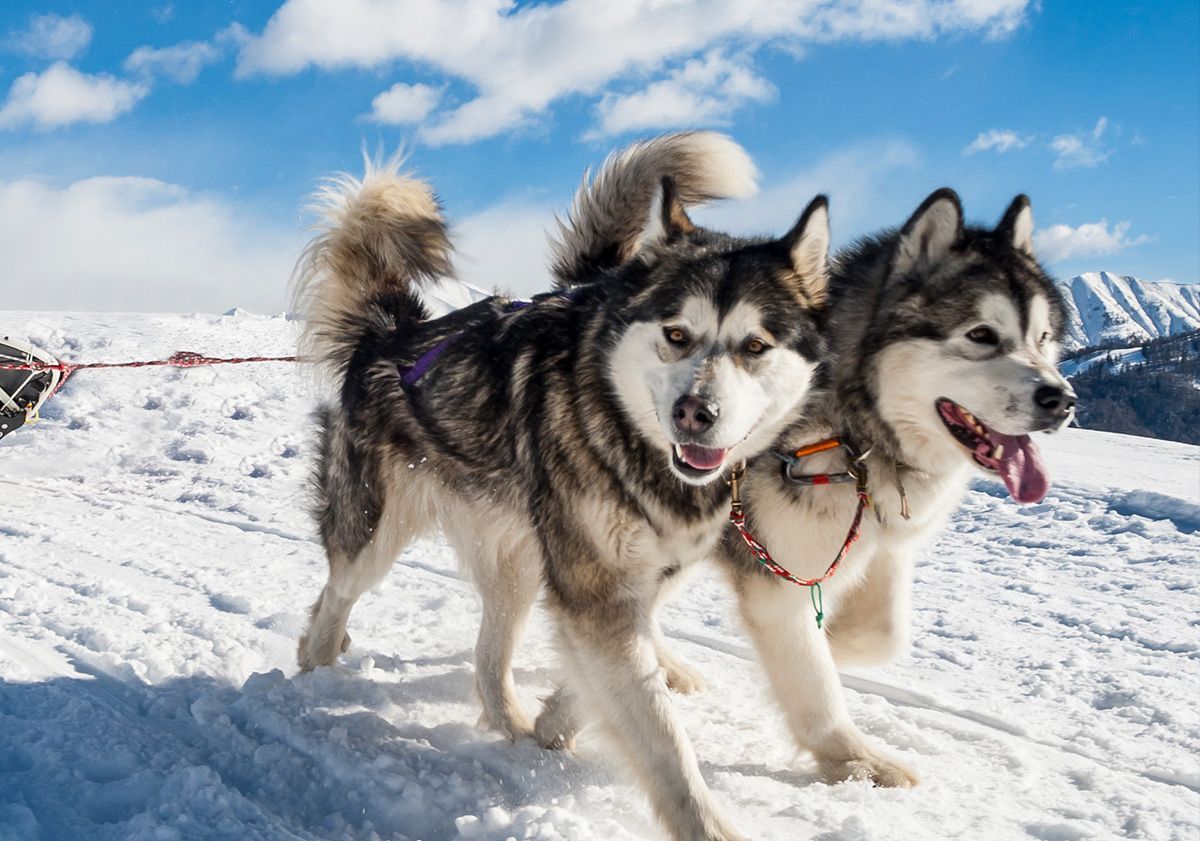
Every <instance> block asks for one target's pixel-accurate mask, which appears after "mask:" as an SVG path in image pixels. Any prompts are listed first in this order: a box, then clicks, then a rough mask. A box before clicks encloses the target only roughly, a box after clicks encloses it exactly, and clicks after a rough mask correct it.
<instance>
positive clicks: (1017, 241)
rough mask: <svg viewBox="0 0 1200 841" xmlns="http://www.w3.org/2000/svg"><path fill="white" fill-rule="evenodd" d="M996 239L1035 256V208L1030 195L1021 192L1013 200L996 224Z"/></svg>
mask: <svg viewBox="0 0 1200 841" xmlns="http://www.w3.org/2000/svg"><path fill="white" fill-rule="evenodd" d="M996 239H997V240H999V241H1000V242H1003V243H1008V244H1009V245H1011V246H1012V247H1013V250H1014V251H1019V252H1021V253H1022V254H1025V255H1027V256H1029V257H1032V256H1033V208H1032V207H1031V206H1030V204H1029V196H1027V195H1025V194H1024V193H1020V194H1019V195H1018V196H1017V197H1016V198H1015V199H1013V200H1012V204H1010V205H1009V206H1008V210H1006V211H1004V218H1003V219H1001V220H1000V224H999V225H997V226H996Z"/></svg>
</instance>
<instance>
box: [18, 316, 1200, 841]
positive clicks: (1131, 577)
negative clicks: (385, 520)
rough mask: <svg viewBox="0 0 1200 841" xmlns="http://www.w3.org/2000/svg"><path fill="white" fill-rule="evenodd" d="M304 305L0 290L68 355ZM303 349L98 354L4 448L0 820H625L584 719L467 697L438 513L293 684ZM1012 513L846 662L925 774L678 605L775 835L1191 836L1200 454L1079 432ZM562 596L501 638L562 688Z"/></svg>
mask: <svg viewBox="0 0 1200 841" xmlns="http://www.w3.org/2000/svg"><path fill="white" fill-rule="evenodd" d="M295 329H296V324H295V323H294V322H291V321H289V320H287V319H286V318H284V317H266V316H257V315H251V314H248V313H244V312H241V311H234V312H233V313H232V314H230V315H226V316H207V315H191V316H173V315H120V314H107V313H105V314H78V315H76V314H64V313H0V334H3V333H5V332H7V333H10V334H11V335H14V336H16V337H22V338H28V339H29V340H30V341H32V342H33V343H34V344H36V345H38V346H40V347H43V348H45V349H46V350H48V351H50V352H51V353H54V354H56V355H58V356H59V357H60V358H67V359H75V360H89V361H91V360H125V359H144V358H154V357H164V356H166V355H168V354H170V353H171V352H173V351H175V350H194V351H199V352H204V353H207V354H211V355H222V356H225V355H243V354H244V355H249V354H265V355H278V354H285V353H287V352H289V351H290V349H291V348H292V347H293V343H294V338H295ZM312 402H313V394H312V388H310V385H309V378H308V376H307V374H306V373H305V372H304V371H303V370H302V369H301V368H300V367H299V366H295V365H284V364H275V363H269V364H261V365H243V366H229V367H219V368H198V369H192V370H176V369H158V368H155V369H135V370H110V371H91V372H89V371H84V372H80V373H79V374H77V375H76V376H75V377H73V378H72V379H71V380H70V381H69V382H68V384H67V385H66V386H65V388H64V389H63V391H62V392H61V393H60V394H59V395H58V396H56V397H55V398H54V399H53V400H52V401H50V402H49V403H48V404H47V405H46V406H45V408H44V412H43V415H44V417H43V419H42V421H41V422H40V423H38V424H36V425H34V426H32V427H29V428H26V429H21V430H18V431H17V432H16V433H14V434H13V435H12V436H10V437H9V438H7V439H5V440H4V441H2V442H0V466H2V467H0V839H4V841H8V840H9V839H14V841H15V839H21V841H25V839H42V841H51V840H53V841H57V839H95V841H108V839H114V841H115V839H156V840H161V841H167V840H168V839H356V841H357V839H401V840H403V839H410V841H415V839H421V841H460V840H461V841H504V839H509V838H513V839H542V840H543V841H550V839H555V840H556V841H557V839H569V840H570V841H585V839H615V840H616V841H621V840H622V839H626V840H628V839H641V838H655V837H659V836H658V835H657V832H656V830H655V828H654V826H653V823H652V820H651V818H650V816H649V812H648V809H647V806H646V803H645V800H644V798H643V797H642V795H641V793H640V792H639V790H638V789H637V788H636V787H635V786H634V785H632V784H631V782H630V781H629V779H628V777H627V776H626V775H625V774H624V772H623V771H622V770H621V768H620V767H619V766H618V765H616V764H615V763H614V761H613V760H612V759H610V758H609V754H608V753H607V752H606V751H605V749H604V745H603V743H602V742H601V741H600V740H599V738H598V737H597V736H595V735H592V736H591V737H589V738H585V739H584V741H583V743H582V745H581V748H580V751H579V753H578V754H576V755H570V754H558V753H552V752H546V751H542V750H540V749H537V748H535V747H534V746H532V745H531V744H529V743H522V744H517V745H510V744H509V743H507V742H505V741H503V740H501V739H500V738H498V737H497V736H495V735H493V734H490V733H487V732H484V731H482V730H479V729H477V728H476V727H475V726H474V725H475V722H476V719H477V717H478V714H479V709H478V706H477V704H476V702H475V701H474V699H473V697H472V680H473V675H472V666H471V649H472V646H473V645H474V634H475V630H476V627H477V625H476V623H477V600H476V597H475V595H474V592H473V590H472V588H471V586H470V585H468V584H467V583H465V582H463V581H461V580H460V579H459V578H458V576H457V574H456V571H455V562H454V558H453V556H452V553H451V552H450V551H449V549H448V548H447V547H446V546H445V545H444V544H443V543H441V542H440V541H436V540H435V541H431V542H424V543H420V544H418V545H415V546H413V547H411V548H410V549H409V550H408V551H406V552H405V554H404V555H403V556H402V557H401V558H400V559H399V561H398V562H397V564H396V567H395V569H394V570H393V572H392V574H391V576H390V577H389V578H388V579H387V581H386V582H385V583H384V584H383V585H382V586H381V587H380V588H379V590H378V591H377V592H374V593H371V594H368V595H367V596H366V597H365V598H364V599H363V600H362V602H361V603H360V605H359V607H358V608H357V610H356V611H355V614H354V616H353V617H352V618H351V629H350V630H351V633H352V634H353V636H354V643H353V646H352V647H351V649H350V651H349V652H348V653H347V655H346V656H345V657H344V658H343V660H342V663H341V664H340V665H339V666H338V667H336V668H334V669H320V670H317V671H316V672H314V673H312V674H309V675H303V676H297V675H296V670H295V666H294V656H295V643H296V639H297V636H298V635H299V633H300V630H301V628H302V626H303V623H304V619H305V613H306V610H307V607H308V605H309V604H311V602H312V600H313V599H314V598H315V596H316V594H317V592H318V590H319V588H320V586H321V584H322V583H323V581H324V575H325V572H324V560H323V558H322V556H321V552H320V548H319V546H318V545H317V544H316V543H315V542H314V541H313V529H312V526H311V524H310V522H309V520H308V517H307V514H306V511H305V505H306V498H305V490H304V482H305V479H306V475H307V473H308V471H309V469H310V467H311V461H310V459H311V455H312V448H311V444H310V441H309V439H308V431H307V420H306V415H307V412H308V411H309V409H310V408H311V405H312ZM1041 443H1042V444H1043V448H1044V450H1045V451H1046V457H1047V460H1048V463H1049V465H1050V467H1051V470H1052V475H1054V476H1055V477H1056V479H1057V483H1056V485H1055V487H1054V488H1053V489H1052V490H1051V493H1050V495H1049V496H1048V497H1047V499H1046V500H1045V501H1044V502H1043V503H1040V504H1037V505H1029V506H1023V507H1022V506H1017V505H1015V504H1013V503H1012V502H1011V501H1010V500H1008V499H1007V498H1005V497H1004V493H1003V490H1002V488H1001V486H1000V484H999V483H998V482H993V481H987V480H980V481H978V482H976V483H975V485H974V488H973V489H972V491H971V493H970V494H969V495H968V496H967V498H966V500H965V502H964V503H963V505H962V506H961V509H960V510H959V512H958V513H957V514H956V515H955V517H954V518H953V520H952V522H951V524H950V526H949V528H948V530H947V532H946V533H945V534H944V535H943V536H942V537H941V539H940V540H939V541H938V542H937V543H936V545H935V546H933V547H932V548H931V549H930V550H929V551H928V552H926V554H925V556H924V558H923V560H922V562H921V564H920V565H919V568H918V572H917V581H916V587H915V590H914V607H915V611H914V624H915V628H914V644H913V647H912V649H911V651H910V652H909V653H907V654H906V655H905V656H904V657H903V658H902V659H901V660H900V661H899V662H898V663H897V664H895V665H892V666H889V667H886V668H881V669H872V670H863V671H860V672H855V673H853V674H847V675H845V677H844V683H845V685H846V691H847V695H848V701H849V706H850V710H851V712H852V714H853V716H854V717H855V719H856V721H857V722H858V723H859V724H860V726H861V727H862V728H863V729H864V730H865V731H866V732H867V733H868V734H869V735H870V737H871V738H872V739H874V740H875V741H877V742H878V743H879V744H880V745H881V746H883V747H884V749H886V750H888V751H890V752H892V753H894V754H896V755H897V756H899V757H900V758H902V759H903V760H905V761H906V762H908V763H909V764H911V765H912V766H914V767H915V768H917V769H918V771H919V772H920V774H921V776H922V784H921V785H920V786H919V787H917V788H916V789H913V790H911V791H894V790H883V789H873V788H871V787H870V786H869V785H867V784H864V783H843V784H839V785H833V786H830V785H825V784H823V783H820V782H818V781H817V779H816V776H815V773H814V770H813V767H812V764H811V762H810V760H809V758H808V756H807V755H805V754H803V753H802V752H797V751H796V750H795V749H794V748H793V747H792V744H791V742H790V740H789V738H788V736H787V735H786V733H785V731H784V729H783V726H782V723H781V722H780V720H779V716H778V715H777V714H776V712H775V711H774V708H773V706H772V704H771V702H770V701H769V699H768V697H767V691H766V689H765V687H764V684H763V680H762V679H761V677H760V676H759V674H758V671H757V666H756V665H755V663H754V662H753V660H752V658H751V656H750V653H749V649H748V645H747V642H746V641H745V639H744V638H743V636H742V634H741V632H740V631H739V629H738V625H737V622H736V620H735V619H734V611H733V609H732V605H731V598H730V594H729V592H728V590H727V588H726V586H725V585H724V583H723V582H722V580H721V578H720V577H719V575H717V574H716V573H715V572H714V573H711V574H708V575H706V576H703V577H701V578H700V579H699V580H697V581H696V582H695V583H693V584H692V585H691V586H690V588H689V589H688V590H687V591H686V592H685V594H684V595H683V596H682V597H681V598H680V599H679V600H678V601H677V602H676V603H674V604H672V605H670V606H668V607H667V608H666V610H665V612H664V616H663V620H664V625H665V628H666V631H667V633H668V635H669V637H670V638H671V639H672V641H673V645H674V646H675V648H676V649H677V650H678V651H679V652H680V653H681V654H682V655H683V656H684V657H685V658H686V659H688V660H689V661H690V662H691V663H693V664H694V665H696V666H697V667H698V668H699V669H700V671H701V672H702V673H703V674H704V676H705V677H706V678H707V680H708V683H709V685H710V689H709V691H708V692H707V693H705V694H702V695H698V696H691V697H679V698H677V699H676V704H677V706H678V708H679V710H680V712H681V715H682V717H683V720H684V721H685V723H686V727H687V730H688V732H689V734H690V735H691V738H692V740H693V741H694V743H695V745H696V750H697V752H698V754H699V756H700V759H701V763H702V767H703V769H704V773H705V775H706V777H707V779H708V781H709V783H710V785H711V786H712V787H713V789H714V790H715V792H716V793H717V796H718V797H719V798H720V800H721V801H722V802H723V803H724V804H725V807H726V809H727V811H728V812H729V813H730V815H731V816H732V818H733V820H734V823H735V824H736V825H737V826H738V827H739V828H740V829H741V830H742V831H743V832H744V833H746V834H747V836H748V837H751V838H755V839H773V840H774V841H784V839H795V838H815V839H821V841H865V840H866V839H904V841H911V839H961V838H974V839H988V840H989V841H991V839H1001V840H1003V839H1043V841H1050V839H1054V840H1055V841H1063V840H1064V839H1093V838H1095V839H1108V838H1118V837H1123V838H1135V839H1150V840H1151V841H1160V839H1161V840H1162V841H1166V839H1194V838H1195V837H1196V833H1197V823H1198V822H1200V760H1198V759H1197V757H1198V756H1200V701H1198V697H1200V696H1198V693H1197V691H1196V690H1197V687H1198V686H1200V638H1198V636H1197V618H1196V617H1197V616H1198V615H1200V573H1198V570H1197V559H1198V557H1200V551H1198V550H1200V533H1198V531H1197V527H1198V525H1200V513H1198V512H1200V499H1198V498H1197V496H1198V494H1200V448H1197V447H1194V446H1187V445H1183V444H1173V443H1169V442H1162V441H1153V440H1149V439H1141V438H1131V437H1124V436H1120V435H1113V434H1108V433H1099V432H1089V431H1082V430H1069V431H1067V432H1064V433H1062V434H1060V435H1056V436H1046V437H1044V438H1043V440H1042V442H1041ZM547 640H548V633H547V628H546V622H545V618H544V616H541V615H540V614H539V615H538V616H537V617H536V618H535V621H534V622H533V623H532V626H531V628H530V631H529V634H528V637H527V640H526V642H525V644H524V645H523V646H522V648H521V650H520V652H519V655H518V661H517V666H518V668H517V675H516V676H517V681H518V685H519V688H520V690H521V692H522V694H523V696H524V698H525V700H526V701H527V703H528V705H529V706H530V708H531V709H533V707H534V704H535V703H536V702H537V699H538V698H539V697H540V696H541V695H544V694H545V693H546V692H548V691H549V689H550V688H551V686H552V685H553V681H554V657H553V654H552V652H551V651H550V649H549V646H548V644H547Z"/></svg>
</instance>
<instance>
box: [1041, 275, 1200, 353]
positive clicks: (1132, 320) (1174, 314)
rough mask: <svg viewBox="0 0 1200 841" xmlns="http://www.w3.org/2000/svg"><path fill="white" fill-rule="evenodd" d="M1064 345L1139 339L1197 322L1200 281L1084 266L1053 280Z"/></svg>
mask: <svg viewBox="0 0 1200 841" xmlns="http://www.w3.org/2000/svg"><path fill="white" fill-rule="evenodd" d="M1059 288H1060V289H1061V290H1062V293H1063V297H1064V298H1065V299H1066V304H1067V310H1068V312H1067V338H1066V342H1065V346H1066V350H1068V351H1071V350H1078V349H1079V348H1084V347H1094V346H1096V345H1103V344H1110V343H1123V342H1127V341H1132V342H1139V341H1148V340H1150V339H1157V338H1160V337H1162V336H1173V335H1175V334H1177V333H1185V332H1187V331H1188V330H1195V329H1197V328H1200V285H1197V284H1194V283H1175V282H1172V281H1167V280H1142V279H1140V278H1136V277H1131V276H1129V275H1118V274H1113V273H1111V272H1087V273H1085V274H1081V275H1079V276H1077V277H1073V278H1071V279H1070V280H1068V281H1064V282H1062V283H1060V284H1059Z"/></svg>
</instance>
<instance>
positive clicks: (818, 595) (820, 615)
mask: <svg viewBox="0 0 1200 841" xmlns="http://www.w3.org/2000/svg"><path fill="white" fill-rule="evenodd" d="M808 598H809V599H810V600H811V601H812V606H813V610H815V611H816V612H817V627H818V628H820V627H821V623H822V622H824V621H825V594H824V593H822V592H821V582H819V581H818V582H817V583H816V584H813V585H812V586H811V587H809V588H808Z"/></svg>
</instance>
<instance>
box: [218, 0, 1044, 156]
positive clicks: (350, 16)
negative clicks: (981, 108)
mask: <svg viewBox="0 0 1200 841" xmlns="http://www.w3.org/2000/svg"><path fill="white" fill-rule="evenodd" d="M1028 5H1029V3H1028V0H906V1H905V2H880V1H879V0H870V2H863V0H835V1H834V2H830V0H793V2H781V0H739V2H737V3H730V2H727V1H726V0H674V2H661V0H625V2H622V3H616V4H606V5H604V7H603V9H602V10H599V9H598V8H597V6H596V5H595V4H594V3H591V2H584V0H563V1H562V2H547V3H536V4H529V5H522V6H518V5H517V4H516V3H515V2H513V0H406V2H395V1H394V2H382V1H381V0H287V2H285V3H284V4H283V5H282V6H281V7H280V8H279V9H277V10H276V12H275V13H274V14H273V15H272V16H271V18H270V20H268V22H267V24H266V26H265V27H264V29H263V31H262V32H261V33H260V34H258V35H255V36H249V37H247V38H246V39H245V40H244V41H243V43H242V44H241V51H240V54H239V59H238V72H239V74H241V75H248V74H253V73H265V74H271V75H287V74H292V73H297V72H299V71H301V70H303V69H305V68H307V67H318V68H320V69H323V70H336V69H342V68H349V67H359V68H380V67H386V66H388V65H389V64H392V63H395V62H397V61H404V62H408V63H415V64H418V65H420V66H423V67H428V68H430V69H431V70H432V71H433V72H434V73H439V74H442V75H443V76H444V77H446V78H451V79H456V80H461V81H462V82H464V83H466V84H467V85H469V86H470V87H473V88H474V89H475V90H476V91H477V95H476V96H475V98H473V99H470V100H468V101H466V102H465V103H462V104H460V105H457V106H456V107H451V108H447V109H444V110H442V111H440V112H438V113H435V114H432V115H431V120H430V122H429V123H428V124H426V125H425V126H424V127H423V129H422V132H421V134H422V137H423V139H424V140H426V141H427V142H430V143H461V142H469V141H474V140H480V139H483V138H486V137H491V136H494V135H496V134H499V133H501V132H503V131H506V130H509V129H512V128H514V127H517V126H520V125H521V124H523V123H525V122H527V121H529V120H532V119H534V118H536V117H537V116H539V115H541V114H542V113H544V112H545V111H546V110H547V109H548V108H549V107H550V106H551V105H552V104H553V103H554V102H555V101H557V100H559V99H561V98H563V97H565V96H569V95H572V94H584V95H587V96H596V95H598V94H603V93H604V91H605V87H606V86H607V85H609V84H610V83H612V82H614V81H618V80H624V79H630V78H638V77H645V76H646V75H647V74H655V73H659V72H661V71H662V70H663V69H664V68H669V67H670V66H671V65H673V64H676V63H678V62H680V61H685V60H687V59H689V58H693V57H695V56H696V55H697V54H698V53H702V52H704V51H705V50H708V49H710V48H712V47H713V46H715V45H717V44H718V43H727V42H730V41H732V42H735V43H737V44H738V45H739V47H741V48H744V49H746V50H749V51H753V50H754V49H755V48H757V47H760V46H762V45H764V44H768V43H770V44H771V45H772V46H778V47H782V48H784V49H787V50H788V51H790V52H793V53H795V52H797V51H798V50H800V49H801V48H802V46H803V45H804V44H806V43H814V42H832V41H843V40H863V41H879V40H898V39H905V38H920V39H928V38H933V37H936V36H937V35H940V34H943V33H952V32H962V31H982V32H985V33H986V34H988V35H992V36H998V35H1003V34H1006V33H1008V32H1011V31H1012V30H1013V29H1014V28H1016V27H1017V26H1018V25H1019V24H1020V23H1021V21H1022V20H1023V19H1024V15H1025V10H1026V8H1027V7H1028ZM746 75H747V77H748V78H749V79H752V80H755V79H758V76H756V75H755V74H754V73H753V72H752V71H751V70H750V69H749V68H746ZM668 80H669V79H668ZM635 96H636V95H635ZM747 99H749V97H747V96H742V97H741V99H740V100H735V102H734V104H736V102H737V101H746V100H747ZM610 102H613V100H610ZM694 104H695V105H696V107H698V108H701V109H704V108H705V107H710V106H708V105H707V104H706V103H705V102H704V101H700V102H698V103H694ZM636 105H637V102H636V101H635V102H634V103H632V104H629V105H625V106H618V105H617V104H612V105H611V107H612V108H613V109H615V110H620V109H621V108H624V109H628V110H629V111H630V112H631V113H632V112H635V111H637V110H638V109H637V108H636V107H635V106H636ZM631 119H632V118H631Z"/></svg>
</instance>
